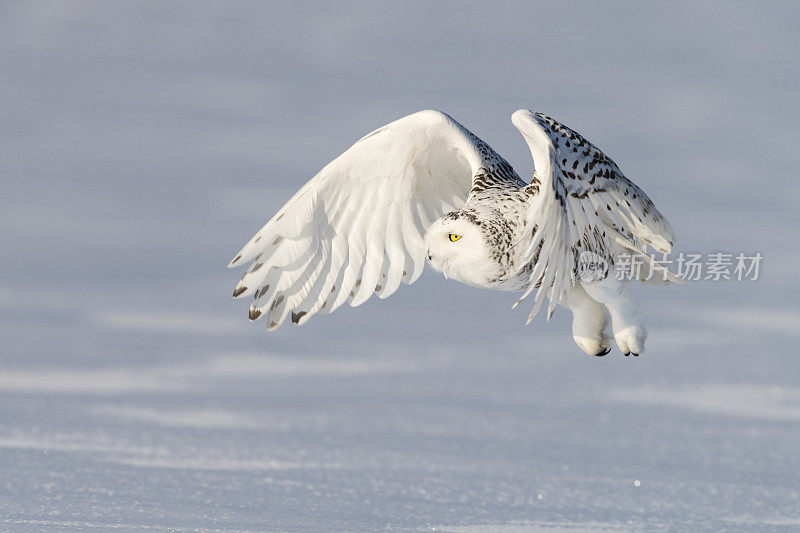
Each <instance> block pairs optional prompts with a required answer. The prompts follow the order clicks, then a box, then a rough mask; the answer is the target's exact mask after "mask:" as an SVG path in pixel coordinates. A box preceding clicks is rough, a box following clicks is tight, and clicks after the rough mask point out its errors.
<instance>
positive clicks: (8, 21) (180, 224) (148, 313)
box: [0, 2, 800, 533]
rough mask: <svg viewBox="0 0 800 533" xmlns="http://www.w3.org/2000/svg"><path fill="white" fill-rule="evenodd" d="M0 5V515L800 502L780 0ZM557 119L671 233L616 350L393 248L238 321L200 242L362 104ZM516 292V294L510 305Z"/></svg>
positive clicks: (432, 518) (487, 124) (248, 518)
mask: <svg viewBox="0 0 800 533" xmlns="http://www.w3.org/2000/svg"><path fill="white" fill-rule="evenodd" d="M653 9H655V7H653V6H649V7H644V6H643V5H639V4H636V3H629V4H610V5H609V4H596V5H592V4H590V5H585V6H581V5H574V4H573V5H569V6H561V5H559V6H540V7H537V8H531V7H529V6H527V5H526V4H519V5H509V6H507V7H506V8H504V9H501V10H500V11H494V8H492V7H488V6H479V5H469V4H464V3H453V4H449V3H436V4H435V5H430V4H428V3H420V4H414V3H412V4H405V3H404V4H403V5H395V6H380V7H374V8H366V7H364V6H363V5H358V6H353V5H340V4H338V3H337V4H335V5H334V4H331V5H330V6H327V5H313V4H303V5H299V6H294V5H293V4H283V5H280V4H241V5H236V4H225V5H222V4H219V5H215V4H202V3H195V2H193V3H190V4H189V3H187V4H180V3H171V4H168V5H166V4H162V3H147V4H142V3H130V4H126V3H119V2H117V3H104V2H98V3H82V2H69V3H61V2H54V3H50V4H48V3H16V4H11V3H7V4H4V5H3V6H2V7H0V66H1V67H2V71H3V75H2V76H0V530H10V531H102V530H114V531H166V530H169V531H320V532H324V531H377V530H381V531H383V530H392V531H394V530H397V531H434V530H435V531H452V532H469V533H488V532H500V533H517V532H521V531H538V530H543V531H550V532H561V531H592V532H594V531H602V532H609V531H630V530H633V531H698V530H713V531H720V530H734V531H741V530H752V531H771V530H775V531H780V530H786V531H790V530H796V529H797V528H800V482H798V480H800V460H798V458H799V457H800V364H798V361H799V360H798V353H797V347H798V345H800V322H799V320H800V318H799V317H798V311H797V302H798V300H800V291H799V290H798V284H797V282H796V273H797V271H798V269H797V265H798V264H800V263H799V261H798V260H800V253H798V251H797V236H796V224H797V215H796V208H797V201H798V198H799V197H800V190H798V189H799V187H800V186H798V183H800V181H798V180H797V177H796V169H797V168H798V167H800V156H798V152H797V146H800V133H799V132H798V129H797V126H796V125H797V124H798V123H800V102H799V101H798V91H797V87H798V85H799V84H800V74H798V73H800V60H798V55H797V49H798V47H799V46H800V38H799V37H798V35H797V32H796V28H795V25H794V22H793V21H794V20H796V18H797V15H798V13H797V12H796V8H794V7H792V6H790V5H789V4H771V5H766V6H763V5H755V4H754V5H753V6H747V5H732V4H728V3H722V4H702V5H694V4H686V5H680V4H678V5H675V4H670V5H669V6H664V8H663V10H660V11H653ZM524 106H527V107H531V108H534V109H538V110H541V111H544V112H546V113H548V114H551V115H553V116H554V117H556V118H558V119H559V120H561V121H563V122H565V123H566V124H568V125H570V126H573V127H574V128H575V129H577V130H578V131H580V132H581V133H582V134H584V135H586V136H587V138H589V139H591V140H592V141H593V142H595V143H597V144H598V145H599V146H601V147H602V148H603V149H604V150H605V151H606V152H607V153H609V154H610V155H611V156H612V157H614V159H615V160H616V161H617V162H618V163H619V164H620V166H621V168H622V169H623V170H624V171H625V173H626V175H628V176H630V177H631V178H632V179H633V180H635V181H636V182H637V183H638V184H639V185H641V186H642V187H643V188H644V189H645V190H646V191H647V192H648V194H649V195H650V196H651V197H652V198H653V200H654V201H655V202H656V204H657V205H658V207H659V209H660V210H661V211H662V212H663V213H664V214H665V215H666V216H667V217H668V218H669V219H670V221H671V222H672V224H673V226H674V228H675V231H676V233H677V235H678V250H679V251H680V250H685V251H695V252H716V251H730V252H733V253H736V252H739V251H745V252H755V251H760V252H761V253H762V254H763V255H764V257H765V259H764V263H763V270H762V278H761V280H759V281H758V282H754V283H753V282H750V283H735V282H727V283H711V282H701V283H695V284H686V285H683V286H679V287H667V288H662V287H642V288H639V289H637V293H638V294H639V295H640V296H641V297H642V308H643V311H644V313H645V314H646V316H647V317H648V321H649V324H650V331H651V336H650V339H649V351H648V352H647V353H646V354H645V355H643V356H641V357H639V358H625V357H623V356H622V355H621V354H619V353H618V352H617V351H616V350H614V351H613V352H612V353H611V354H609V355H608V356H607V357H605V358H593V357H589V356H586V355H584V354H583V353H582V352H580V350H579V349H578V348H577V347H576V346H575V345H574V344H573V342H572V339H571V336H570V333H569V321H568V316H567V313H566V312H564V311H563V310H562V311H557V313H556V316H555V317H554V319H553V320H552V321H551V322H549V323H547V322H545V321H544V319H543V317H540V319H537V320H536V321H535V322H534V323H533V324H531V326H529V327H527V328H526V327H523V323H524V320H525V317H526V314H527V311H526V310H524V309H518V310H515V311H511V310H510V306H511V304H512V303H513V301H514V299H515V298H514V295H513V294H503V293H491V292H488V291H478V290H475V289H471V288H468V287H464V286H460V285H458V284H456V283H454V282H447V281H445V280H443V279H441V277H439V276H437V275H434V274H433V273H426V274H425V275H423V277H422V278H421V279H420V281H419V282H418V284H416V285H414V286H413V287H404V288H403V289H402V290H400V291H399V292H398V293H397V294H396V295H394V296H392V297H391V298H390V299H389V300H387V301H379V300H375V301H370V302H368V303H367V304H365V305H364V306H362V307H359V308H357V309H349V308H346V309H342V310H341V311H338V312H337V313H335V314H334V315H331V316H327V317H319V318H315V319H314V320H313V321H311V322H310V323H309V324H308V325H306V326H304V327H302V328H296V327H283V328H281V329H280V330H278V331H276V332H274V333H271V334H267V333H266V332H265V325H264V324H263V322H259V323H256V324H255V325H251V324H249V323H248V321H247V304H246V303H244V302H241V301H233V300H232V299H231V298H230V292H231V290H232V288H233V286H234V285H235V283H236V281H237V280H238V276H239V275H240V272H239V271H228V270H226V269H225V268H224V267H225V265H226V264H227V262H228V260H229V259H230V257H231V255H232V254H233V253H235V251H236V250H238V249H239V247H240V246H241V244H242V243H243V242H245V240H246V239H247V238H249V237H250V235H252V234H253V232H254V231H255V230H256V229H257V228H258V227H260V226H261V224H262V223H263V222H264V220H265V219H266V218H267V217H268V216H269V215H271V214H272V213H273V212H274V211H275V210H276V209H277V208H278V207H280V205H281V204H282V203H283V202H284V201H285V200H286V199H288V198H289V196H291V194H292V193H293V192H294V191H295V190H296V189H298V188H299V186H300V185H301V184H302V183H303V182H304V181H305V180H306V179H307V178H309V177H310V176H312V175H313V174H314V173H315V172H316V171H317V170H319V169H320V168H321V167H322V166H323V165H324V164H325V163H327V162H328V161H329V160H331V159H332V158H333V157H335V156H336V155H338V154H339V153H341V152H342V151H343V150H344V149H346V148H347V147H348V146H349V145H350V143H352V142H353V141H354V140H356V139H358V138H360V137H361V136H362V135H363V134H364V133H366V132H369V131H371V130H373V129H374V128H375V127H377V126H379V125H381V124H383V123H386V122H389V121H391V120H393V119H395V118H397V117H399V116H402V115H405V114H408V113H411V112H413V111H416V110H418V109H423V108H431V107H433V108H441V109H442V110H444V111H447V112H448V113H451V114H452V115H453V116H454V117H456V118H457V119H458V120H459V121H461V122H462V123H463V124H465V125H466V126H467V127H469V128H470V129H472V130H473V131H475V132H476V133H477V134H478V135H480V136H481V137H482V138H484V139H485V140H486V141H487V142H489V143H490V144H492V146H493V147H494V148H495V149H496V150H498V151H499V152H500V153H502V154H503V155H504V156H506V157H507V158H508V159H509V160H510V161H511V162H512V163H513V164H514V165H515V167H516V168H517V170H518V171H519V173H520V175H523V176H528V175H529V174H530V171H531V168H532V164H531V162H530V156H529V154H528V150H527V147H526V146H525V143H524V141H523V140H522V138H521V137H520V136H519V134H518V132H517V131H516V130H515V129H514V128H513V126H512V125H511V123H510V120H509V116H510V113H511V112H512V111H513V110H514V109H517V108H519V107H524ZM523 307H524V306H523Z"/></svg>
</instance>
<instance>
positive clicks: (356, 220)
mask: <svg viewBox="0 0 800 533" xmlns="http://www.w3.org/2000/svg"><path fill="white" fill-rule="evenodd" d="M497 159H500V158H499V156H498V155H497V154H495V153H494V151H492V149H491V148H489V147H488V145H486V144H485V143H484V142H483V141H481V140H480V139H478V138H477V137H475V135H473V134H472V133H471V132H469V130H467V129H466V128H464V127H463V126H461V125H460V124H459V123H458V122H456V121H455V120H453V119H452V118H450V117H449V116H448V115H446V114H444V113H441V112H438V111H420V112H419V113H415V114H413V115H409V116H407V117H404V118H401V119H400V120H397V121H395V122H392V123H391V124H388V125H386V126H384V127H382V128H379V129H377V130H375V131H373V132H372V133H370V134H369V135H367V136H365V137H364V138H362V139H361V140H359V141H358V142H356V143H355V144H354V145H353V146H351V147H350V148H349V149H348V150H347V151H346V152H344V153H343V154H342V155H340V156H339V157H337V158H336V159H335V160H333V161H332V162H331V163H329V164H328V165H327V166H326V167H325V168H323V169H322V170H321V171H320V172H319V174H317V175H316V176H314V178H312V179H311V180H310V181H309V182H308V183H306V184H305V186H304V187H303V188H302V189H300V191H299V192H297V194H295V195H294V197H292V199H291V200H289V201H288V202H287V203H286V205H284V206H283V207H282V208H281V209H280V210H279V211H278V213H277V214H276V215H275V216H274V217H272V219H271V220H270V221H269V222H267V224H266V225H265V226H264V227H263V228H261V230H260V231H259V232H258V233H256V234H255V235H254V236H253V238H252V239H250V242H248V243H247V244H246V245H245V246H244V248H242V250H241V251H240V252H239V253H238V254H237V255H236V257H235V258H234V259H233V260H232V261H231V262H230V264H229V265H228V266H229V267H233V266H237V265H240V264H243V263H245V262H247V261H252V264H251V265H250V267H249V268H248V269H247V272H246V273H245V274H244V276H243V277H242V279H241V281H240V282H239V283H238V285H237V286H236V289H235V290H234V293H233V295H234V297H237V298H243V297H245V296H248V295H251V294H252V295H253V302H252V304H251V306H250V319H251V320H256V319H257V318H259V317H260V316H262V315H265V314H266V315H267V325H268V328H269V329H274V328H277V327H278V326H279V325H280V324H281V323H282V322H283V321H284V320H285V319H286V318H287V316H289V314H290V313H291V319H292V322H294V323H295V324H303V323H305V322H306V321H307V320H308V319H309V318H311V316H313V315H314V314H316V313H318V312H322V313H328V312H331V311H333V310H335V309H336V308H338V307H339V306H340V305H342V304H343V303H344V302H345V301H348V300H349V301H350V305H352V306H357V305H360V304H362V303H364V302H365V301H366V300H367V299H369V297H370V296H372V294H373V293H377V294H378V295H379V297H380V298H386V297H387V296H389V295H390V294H392V293H393V292H394V291H396V290H397V288H398V287H399V285H400V283H401V281H403V282H405V283H408V284H411V283H413V282H414V281H416V279H417V278H418V277H419V275H420V274H421V273H422V269H423V267H424V265H425V253H426V252H425V245H424V243H423V235H424V234H425V230H426V229H427V227H428V225H429V224H430V223H431V222H433V221H434V220H436V219H437V218H439V217H441V216H442V215H443V214H444V213H446V212H448V211H451V210H453V209H458V208H461V207H463V205H464V203H465V201H466V199H467V195H468V194H469V191H470V187H471V185H472V180H473V176H474V175H475V174H476V172H477V171H478V169H480V168H481V167H482V166H483V165H484V163H485V162H486V161H487V160H494V161H496V160H497ZM501 160H502V159H501Z"/></svg>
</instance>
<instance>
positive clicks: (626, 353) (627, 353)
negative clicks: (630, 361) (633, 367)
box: [624, 352, 636, 357]
mask: <svg viewBox="0 0 800 533" xmlns="http://www.w3.org/2000/svg"><path fill="white" fill-rule="evenodd" d="M630 354H631V352H625V354H624V355H625V357H628V356H629V355H630ZM633 355H636V354H633Z"/></svg>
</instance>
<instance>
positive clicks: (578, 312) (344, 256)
mask: <svg viewBox="0 0 800 533" xmlns="http://www.w3.org/2000/svg"><path fill="white" fill-rule="evenodd" d="M511 121H512V122H513V124H514V126H516V127H517V129H519V131H520V132H521V133H522V135H523V137H524V138H525V141H526V142H527V144H528V146H529V147H530V151H531V153H532V155H533V162H534V168H535V171H534V173H533V177H532V178H531V181H530V183H525V182H524V181H522V179H520V177H519V176H518V175H517V174H516V172H515V171H514V169H513V168H512V167H511V165H509V164H508V162H506V160H505V159H503V158H502V157H501V156H500V155H498V154H497V153H496V152H495V151H494V150H492V149H491V148H490V147H489V145H487V144H486V143H485V142H483V141H482V140H481V139H479V138H478V137H476V136H475V135H474V134H473V133H472V132H470V131H469V130H467V129H466V128H465V127H464V126H462V125H461V124H459V123H458V122H456V121H455V120H453V119H452V118H451V117H450V116H448V115H446V114H445V113H442V112H439V111H430V110H429V111H420V112H418V113H414V114H413V115H409V116H407V117H404V118H401V119H399V120H396V121H395V122H392V123H391V124H388V125H386V126H383V127H382V128H378V129H377V130H375V131H373V132H372V133H370V134H368V135H366V136H365V137H363V138H362V139H361V140H359V141H358V142H356V143H355V144H354V145H353V146H351V147H350V148H349V149H348V150H347V151H346V152H344V153H343V154H342V155H340V156H339V157H337V158H336V159H334V160H333V161H332V162H331V163H329V164H328V165H327V166H326V167H325V168H323V169H322V170H321V171H320V172H319V174H317V175H316V176H314V178H312V179H311V180H310V181H309V182H308V183H306V184H305V185H304V186H303V187H302V188H301V189H300V191H298V192H297V194H295V195H294V196H293V197H292V198H291V199H290V200H289V201H288V202H287V203H286V205H284V206H283V207H282V208H281V209H280V210H279V211H278V212H277V214H275V216H273V217H272V219H270V220H269V222H267V224H266V225H265V226H264V227H263V228H261V230H260V231H259V232H258V233H256V234H255V235H254V236H253V238H252V239H250V241H249V242H248V243H247V244H246V245H245V246H244V248H242V250H241V251H240V252H239V253H238V254H237V255H236V257H234V258H233V260H232V261H231V262H230V264H229V265H228V266H229V267H234V266H237V265H241V264H243V263H245V262H248V261H250V262H251V264H250V266H249V268H248V269H247V271H246V272H245V274H244V276H243V277H242V279H241V281H239V283H238V284H237V285H236V288H235V290H234V292H233V296H234V297H236V298H242V297H245V296H249V295H253V299H252V304H251V305H250V320H256V319H258V318H259V317H261V316H264V315H266V318H267V327H268V329H270V330H272V329H275V328H277V327H278V326H280V325H281V324H282V323H283V322H284V321H285V320H286V318H287V317H291V321H292V322H293V323H295V324H303V323H305V322H306V321H308V320H309V319H310V318H311V317H312V316H313V315H315V314H317V313H330V312H331V311H333V310H335V309H337V308H338V307H339V306H340V305H342V304H343V303H345V302H349V304H350V305H351V306H357V305H361V304H363V303H364V302H365V301H367V300H368V299H369V298H370V296H372V295H373V294H377V295H378V296H379V297H380V298H386V297H388V296H389V295H391V294H392V293H394V292H395V291H396V290H397V288H398V287H399V286H400V283H401V282H404V283H406V284H411V283H414V281H415V280H416V279H417V278H418V277H419V276H420V274H421V273H422V269H423V267H424V265H425V262H426V260H427V261H428V262H429V263H430V265H431V267H433V268H434V269H435V270H437V271H439V272H441V273H443V274H444V275H445V277H447V278H452V279H455V280H458V281H461V282H462V283H466V284H467V285H471V286H473V287H480V288H487V289H497V290H506V291H522V292H523V294H522V297H521V298H519V299H518V300H517V304H518V303H519V302H520V301H522V300H523V299H524V298H525V297H527V296H528V295H529V294H530V293H531V292H532V291H533V290H534V289H536V294H535V295H534V297H533V311H532V312H531V313H530V315H529V317H528V321H529V322H530V320H531V319H532V318H533V316H534V315H535V314H536V313H537V312H538V311H539V309H540V308H541V307H542V304H543V302H544V301H545V300H547V301H548V302H549V303H548V305H547V316H548V318H549V317H550V315H551V314H552V313H553V310H554V308H555V306H556V305H558V304H560V305H562V306H564V307H566V308H568V309H569V310H570V311H572V314H573V321H572V335H573V338H574V339H575V342H576V343H577V344H578V346H579V347H580V348H581V349H582V350H583V351H584V352H586V353H589V354H592V355H597V356H601V355H606V354H607V353H608V352H609V351H610V349H611V348H610V336H609V335H608V334H607V333H606V331H607V329H608V326H609V325H610V326H611V331H612V332H613V336H614V340H615V342H616V344H617V346H618V347H619V349H620V351H621V352H622V353H623V354H625V355H629V354H633V355H638V354H641V353H642V352H643V351H644V348H645V339H646V336H647V333H646V331H645V328H644V326H643V322H642V319H641V316H640V314H639V311H638V306H637V304H636V301H635V300H634V299H633V298H632V297H631V295H630V294H629V292H628V291H626V288H625V282H624V281H620V280H619V279H618V276H614V275H611V267H612V266H614V265H615V263H618V262H620V258H621V257H622V256H623V255H624V254H628V256H636V257H637V258H639V259H641V261H642V263H643V264H644V265H645V266H646V267H647V268H645V269H644V270H643V272H644V273H647V272H649V273H650V274H651V275H650V276H649V277H652V272H654V271H655V270H656V269H661V270H662V271H663V273H664V274H663V276H656V277H661V278H662V280H664V281H666V282H668V281H677V280H676V279H675V277H674V276H673V275H672V274H671V273H669V271H668V270H666V269H665V268H664V267H663V266H661V265H659V264H658V263H656V262H655V261H654V260H653V259H652V257H651V255H650V254H648V253H647V248H646V247H647V245H650V246H651V247H652V248H654V249H655V250H657V251H659V252H662V253H667V252H669V251H670V250H671V248H672V245H673V242H674V235H673V232H672V229H671V228H670V225H669V223H668V222H667V220H666V219H665V218H664V217H663V216H662V215H661V213H659V212H658V210H657V209H656V208H655V206H654V205H653V202H652V201H651V200H650V199H649V198H648V197H647V195H646V194H645V193H644V192H643V191H642V190H641V189H640V188H639V187H637V186H636V185H634V184H633V183H632V182H631V181H629V180H628V179H627V178H626V177H625V176H624V175H623V174H622V171H621V170H620V169H619V167H618V166H617V165H616V163H614V161H612V160H611V159H610V158H609V157H608V156H606V155H605V154H604V153H603V152H602V151H600V149H598V148H597V147H596V146H595V145H593V144H592V143H590V142H589V141H587V140H586V139H584V138H583V137H582V136H581V135H579V134H578V133H576V132H575V131H573V130H572V129H570V128H568V127H566V126H564V125H563V124H560V123H559V122H557V121H555V120H553V119H552V118H550V117H548V116H546V115H543V114H542V113H537V112H533V111H529V110H526V109H520V110H519V111H516V112H515V113H514V114H513V115H512V116H511ZM587 255H588V257H589V258H590V259H592V261H590V262H591V264H592V265H594V267H593V269H592V270H591V274H592V275H591V276H585V275H584V274H585V272H582V271H581V268H580V266H581V262H582V261H584V260H585V258H586V257H587ZM597 265H600V266H599V267H598V266H597ZM643 276H644V274H641V277H639V278H638V279H640V280H644V279H645V278H644V277H643ZM514 305H515V306H516V304H514ZM609 323H610V324H609Z"/></svg>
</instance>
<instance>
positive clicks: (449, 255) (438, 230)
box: [425, 210, 502, 288]
mask: <svg viewBox="0 0 800 533" xmlns="http://www.w3.org/2000/svg"><path fill="white" fill-rule="evenodd" d="M425 246H426V247H427V250H428V261H429V263H430V265H431V266H432V267H433V268H434V270H437V271H439V272H441V273H442V274H444V275H445V277H447V278H451V279H454V280H456V281H460V282H462V283H465V284H467V285H471V286H473V287H480V288H487V287H489V286H490V285H491V282H492V281H493V280H497V279H498V277H499V276H500V275H501V272H502V267H501V265H500V264H499V263H498V262H497V261H496V260H494V259H493V258H492V256H493V254H492V253H491V247H490V246H489V243H488V242H487V239H486V235H485V231H484V228H483V222H482V221H481V218H480V213H477V212H475V211H473V210H467V211H464V210H462V211H452V212H450V213H447V214H446V215H444V216H443V217H441V218H440V219H438V220H436V221H435V222H434V223H433V224H431V225H430V227H429V228H428V231H427V232H426V233H425Z"/></svg>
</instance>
